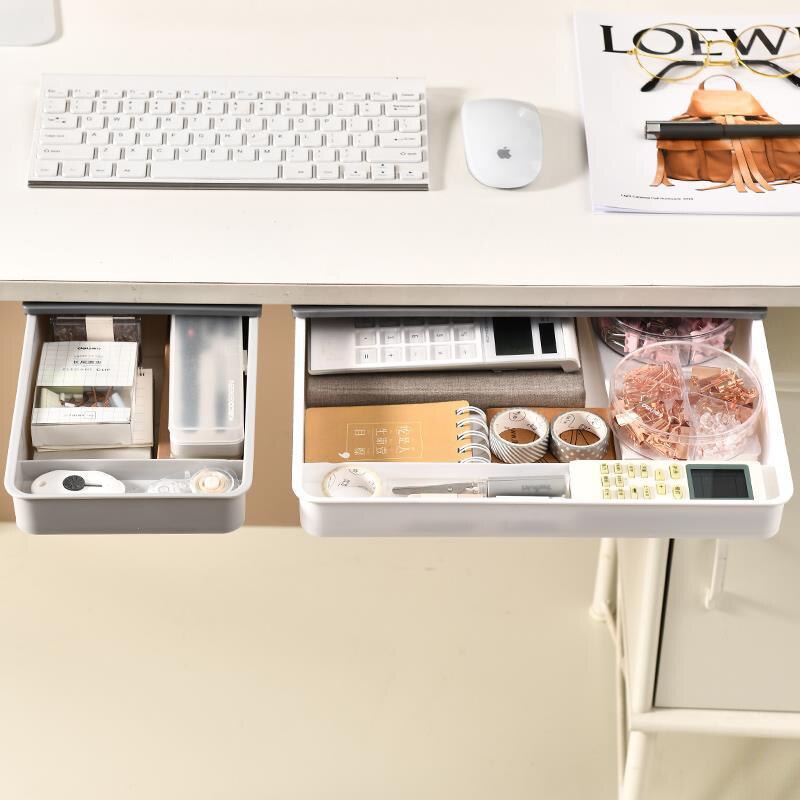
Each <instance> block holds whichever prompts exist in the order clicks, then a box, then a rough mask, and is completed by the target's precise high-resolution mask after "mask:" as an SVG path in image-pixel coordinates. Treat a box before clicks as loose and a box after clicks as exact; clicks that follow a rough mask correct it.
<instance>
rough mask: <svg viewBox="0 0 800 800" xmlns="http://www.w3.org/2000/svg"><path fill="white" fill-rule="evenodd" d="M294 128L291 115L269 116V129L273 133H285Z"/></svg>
mask: <svg viewBox="0 0 800 800" xmlns="http://www.w3.org/2000/svg"><path fill="white" fill-rule="evenodd" d="M291 129H292V121H291V119H289V117H268V118H267V130H268V131H271V132H273V133H284V132H286V131H290V130H291Z"/></svg>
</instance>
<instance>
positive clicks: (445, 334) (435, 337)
mask: <svg viewBox="0 0 800 800" xmlns="http://www.w3.org/2000/svg"><path fill="white" fill-rule="evenodd" d="M431 341H432V342H433V343H434V344H439V343H441V342H449V341H450V326H449V325H434V326H433V327H432V328H431Z"/></svg>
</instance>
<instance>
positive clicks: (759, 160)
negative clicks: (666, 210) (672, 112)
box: [650, 75, 800, 192]
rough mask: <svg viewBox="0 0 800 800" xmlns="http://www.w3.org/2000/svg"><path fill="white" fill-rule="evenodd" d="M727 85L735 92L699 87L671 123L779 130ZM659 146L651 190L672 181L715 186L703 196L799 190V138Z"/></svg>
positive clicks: (667, 141)
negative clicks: (730, 189)
mask: <svg viewBox="0 0 800 800" xmlns="http://www.w3.org/2000/svg"><path fill="white" fill-rule="evenodd" d="M717 77H730V76H729V75H725V76H717ZM731 80H733V82H734V83H735V84H736V89H735V90H728V89H706V88H705V84H706V81H703V82H702V83H701V84H700V85H699V86H698V87H697V89H695V90H694V92H693V93H692V100H691V102H690V103H689V108H687V109H686V112H685V113H683V114H681V115H680V116H678V117H675V118H674V119H675V120H676V121H678V120H680V121H686V122H717V123H721V124H726V125H736V124H742V123H745V122H746V123H749V124H757V123H763V124H771V125H775V124H779V123H778V120H776V119H773V118H772V117H770V116H769V115H768V114H767V112H766V111H764V109H763V108H762V107H761V104H760V103H759V102H758V100H756V99H755V97H753V95H751V94H750V92H746V91H744V90H743V89H742V87H741V86H740V85H739V83H738V82H737V81H735V80H734V79H733V78H731ZM657 146H658V167H657V169H656V176H655V178H654V179H653V182H652V183H651V184H650V185H651V186H660V185H663V186H672V185H673V184H672V183H671V181H670V178H672V179H673V180H677V181H711V182H713V183H715V184H716V186H704V187H702V188H701V189H700V190H701V191H703V190H706V189H721V188H724V187H726V186H735V187H736V191H738V192H747V191H748V190H750V191H752V192H765V191H766V192H772V191H774V190H775V186H777V185H779V184H787V183H798V184H800V139H798V138H791V137H787V138H785V139H783V138H767V139H765V138H752V139H705V140H673V139H659V140H658V144H657Z"/></svg>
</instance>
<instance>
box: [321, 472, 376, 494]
mask: <svg viewBox="0 0 800 800" xmlns="http://www.w3.org/2000/svg"><path fill="white" fill-rule="evenodd" d="M380 488H381V479H380V478H379V477H378V473H377V472H373V471H372V470H371V469H366V467H354V466H353V465H351V464H346V465H344V466H342V467H336V469H332V470H331V471H330V472H329V473H328V474H327V475H326V476H325V477H324V478H323V479H322V491H323V492H325V494H326V495H327V496H328V497H372V496H373V495H376V494H378V492H379V491H380Z"/></svg>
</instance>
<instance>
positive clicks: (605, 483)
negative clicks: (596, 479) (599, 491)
mask: <svg viewBox="0 0 800 800" xmlns="http://www.w3.org/2000/svg"><path fill="white" fill-rule="evenodd" d="M600 482H601V483H602V485H603V486H611V476H610V475H603V476H602V477H601V478H600Z"/></svg>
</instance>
